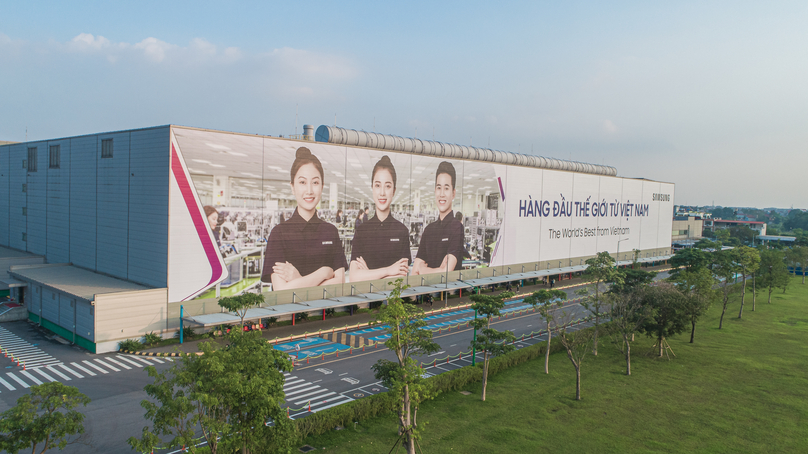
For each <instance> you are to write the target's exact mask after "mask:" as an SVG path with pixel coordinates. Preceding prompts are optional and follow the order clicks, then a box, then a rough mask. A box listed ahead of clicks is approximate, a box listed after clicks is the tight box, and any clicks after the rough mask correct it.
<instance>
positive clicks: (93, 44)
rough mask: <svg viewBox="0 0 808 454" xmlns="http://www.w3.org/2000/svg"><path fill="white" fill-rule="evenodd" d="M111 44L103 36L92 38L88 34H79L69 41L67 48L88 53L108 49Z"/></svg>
mask: <svg viewBox="0 0 808 454" xmlns="http://www.w3.org/2000/svg"><path fill="white" fill-rule="evenodd" d="M110 45H111V43H110V42H109V40H108V39H107V38H104V37H103V36H100V35H99V36H93V35H91V34H90V33H79V34H78V35H77V36H76V37H75V38H73V39H72V40H70V42H69V43H68V47H69V48H70V49H72V50H78V51H88V50H101V49H104V48H108V47H110Z"/></svg>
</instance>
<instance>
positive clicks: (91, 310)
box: [90, 307, 95, 315]
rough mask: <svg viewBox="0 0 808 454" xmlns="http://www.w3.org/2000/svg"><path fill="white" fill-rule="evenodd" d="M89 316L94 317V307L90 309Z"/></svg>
mask: <svg viewBox="0 0 808 454" xmlns="http://www.w3.org/2000/svg"><path fill="white" fill-rule="evenodd" d="M90 315H95V308H94V307H91V308H90Z"/></svg>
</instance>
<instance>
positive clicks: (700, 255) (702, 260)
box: [670, 247, 710, 276]
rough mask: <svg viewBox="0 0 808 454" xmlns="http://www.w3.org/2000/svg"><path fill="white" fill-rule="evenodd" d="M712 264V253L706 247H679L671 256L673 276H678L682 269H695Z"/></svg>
mask: <svg viewBox="0 0 808 454" xmlns="http://www.w3.org/2000/svg"><path fill="white" fill-rule="evenodd" d="M709 264H710V253H709V252H707V251H705V250H704V249H699V248H696V247H693V248H685V249H679V250H678V251H676V252H675V253H674V254H673V257H671V266H672V267H673V268H674V269H673V270H671V272H670V274H671V276H676V275H677V274H678V273H680V272H682V271H693V270H695V269H698V268H706V267H707V266H708V265H709Z"/></svg>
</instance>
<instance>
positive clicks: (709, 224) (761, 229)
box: [704, 219, 766, 235]
mask: <svg viewBox="0 0 808 454" xmlns="http://www.w3.org/2000/svg"><path fill="white" fill-rule="evenodd" d="M741 226H746V227H749V228H750V229H752V230H754V231H755V233H757V234H758V235H766V223H765V222H762V221H736V220H728V219H706V220H705V221H704V228H705V229H710V230H711V231H713V232H715V231H716V230H721V229H728V228H730V227H741Z"/></svg>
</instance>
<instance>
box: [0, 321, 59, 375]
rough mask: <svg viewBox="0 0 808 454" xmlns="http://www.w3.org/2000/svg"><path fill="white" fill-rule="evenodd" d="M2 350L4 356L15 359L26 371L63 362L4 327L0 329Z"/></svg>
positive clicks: (0, 347) (0, 346)
mask: <svg viewBox="0 0 808 454" xmlns="http://www.w3.org/2000/svg"><path fill="white" fill-rule="evenodd" d="M0 350H2V353H3V356H6V357H9V358H13V360H16V361H15V362H19V363H20V365H23V364H24V365H25V367H26V369H30V368H32V367H40V366H48V365H51V364H61V361H59V360H58V359H56V358H54V357H52V356H50V355H48V354H47V353H45V352H43V351H42V350H40V349H39V348H37V346H36V345H35V344H32V343H30V342H28V341H26V340H23V339H22V338H21V337H19V336H17V335H16V334H14V333H12V332H11V331H9V330H7V329H5V328H2V327H0Z"/></svg>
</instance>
